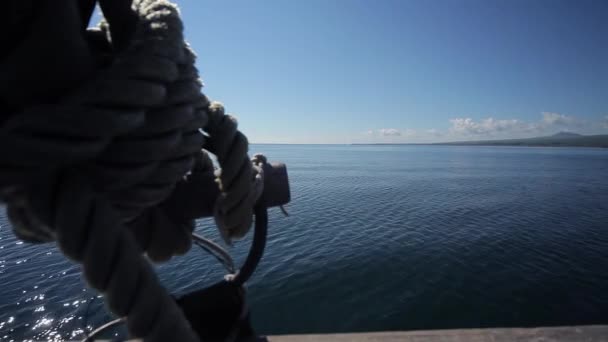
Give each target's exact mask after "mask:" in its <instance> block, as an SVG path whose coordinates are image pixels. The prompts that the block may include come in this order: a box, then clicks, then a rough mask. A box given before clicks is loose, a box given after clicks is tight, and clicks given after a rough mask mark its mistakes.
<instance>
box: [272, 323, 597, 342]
mask: <svg viewBox="0 0 608 342" xmlns="http://www.w3.org/2000/svg"><path fill="white" fill-rule="evenodd" d="M268 340H269V341H270V342H313V341H315V342H317V341H318V342H324V341H337V342H345V341H352V342H372V341H374V342H375V341H377V342H393V341H405V342H507V341H508V342H513V341H514V342H524V341H530V342H532V341H533V342H566V341H567V342H608V325H587V326H564V327H540V328H491V329H454V330H421V331H394V332H369V333H346V334H311V335H277V336H269V337H268Z"/></svg>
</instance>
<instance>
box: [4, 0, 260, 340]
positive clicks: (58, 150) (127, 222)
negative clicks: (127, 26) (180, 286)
mask: <svg viewBox="0 0 608 342" xmlns="http://www.w3.org/2000/svg"><path fill="white" fill-rule="evenodd" d="M133 11H134V13H135V14H136V15H137V17H138V22H137V26H136V30H135V33H134V35H133V37H132V39H131V41H130V44H129V45H128V47H127V48H126V49H124V50H122V51H120V52H118V53H117V54H115V55H113V56H112V58H111V61H110V62H108V63H107V65H103V67H102V68H100V69H99V70H98V71H97V72H96V73H95V75H94V77H92V78H91V79H88V80H87V81H86V82H85V83H84V84H82V85H81V86H80V87H78V88H77V89H75V90H73V91H72V92H70V93H69V94H66V95H65V96H63V97H62V98H61V99H59V100H58V101H57V103H53V104H38V105H30V106H25V107H24V108H22V109H21V110H19V111H18V112H16V113H12V114H11V115H6V116H7V118H6V120H5V121H4V122H3V124H2V126H1V127H0V156H2V159H1V160H0V197H1V199H2V201H3V202H5V203H7V212H8V215H9V218H10V220H11V222H12V223H13V229H14V232H15V234H16V235H17V236H18V237H20V238H21V239H24V240H27V241H32V242H41V241H51V240H56V241H57V243H58V245H59V247H60V249H61V250H62V252H63V253H64V254H65V255H66V256H67V257H69V258H70V259H72V260H74V261H76V262H79V263H81V264H82V267H83V274H84V276H85V278H86V280H87V282H88V283H89V285H90V286H92V287H93V288H95V289H97V290H99V291H100V292H102V293H104V295H105V300H106V302H107V304H108V306H109V308H110V310H112V312H113V313H114V314H116V315H117V316H119V317H126V321H127V326H128V329H129V332H130V334H132V335H133V336H135V337H143V338H144V339H145V340H148V341H165V340H178V341H197V340H198V338H197V336H196V334H195V333H194V332H193V331H192V329H191V327H190V326H189V324H188V322H187V321H186V319H185V318H184V316H183V314H182V312H181V311H180V309H179V308H178V307H177V305H176V304H175V302H174V301H173V299H172V298H171V297H170V296H169V294H168V293H167V292H166V290H165V289H164V288H163V287H162V286H161V285H160V283H159V281H158V279H157V277H156V275H155V273H154V271H153V269H152V268H151V266H150V264H149V262H148V261H147V260H146V259H145V258H144V256H143V255H142V253H144V252H146V253H147V256H148V257H149V258H150V259H152V260H153V261H163V260H167V259H169V258H170V257H171V256H173V255H175V254H182V253H185V252H186V251H187V250H188V249H189V248H190V246H191V236H190V234H191V232H192V230H193V227H194V223H193V221H192V218H191V217H185V216H184V215H182V214H180V213H179V212H178V211H176V210H169V209H168V208H175V207H176V205H175V204H174V203H168V201H173V202H176V201H177V202H178V203H179V201H193V200H196V199H197V198H200V197H201V196H205V194H206V193H205V189H200V188H192V190H191V191H188V192H185V193H182V195H181V197H176V196H171V195H172V193H173V190H174V189H175V186H176V184H177V183H188V177H187V174H188V173H189V172H191V173H193V174H194V173H211V172H213V165H212V163H211V162H210V160H209V157H208V156H207V155H206V152H204V151H202V150H201V148H205V149H207V150H209V151H210V152H212V153H215V154H216V155H217V157H218V161H219V163H220V166H221V167H222V170H221V172H220V173H218V175H217V177H218V184H219V185H220V189H221V191H222V194H221V196H220V198H219V199H218V202H217V206H216V208H217V210H216V215H215V216H216V222H218V227H219V228H220V231H221V232H222V236H223V237H224V238H225V239H226V240H230V239H232V238H238V237H241V236H243V235H244V234H245V233H246V232H247V230H248V229H249V227H250V226H251V220H252V210H253V209H252V208H253V205H254V203H255V201H256V199H257V197H259V194H260V193H261V185H260V184H262V183H263V182H261V177H262V174H261V172H260V171H259V170H257V169H255V168H253V166H252V163H251V161H250V160H249V158H248V157H247V146H248V143H247V139H246V138H245V136H244V135H243V134H242V133H240V132H239V131H238V130H237V126H236V121H235V120H234V119H233V118H232V117H230V116H228V115H225V114H224V110H223V107H222V106H221V105H219V104H217V103H210V102H209V100H208V99H207V98H206V97H205V96H204V95H203V94H201V92H200V90H201V86H202V85H201V82H200V80H199V78H198V71H197V70H196V68H195V67H194V60H195V55H194V54H193V53H192V51H191V50H190V48H189V47H188V46H187V44H185V43H184V41H183V35H182V29H183V28H182V23H181V20H180V19H179V13H178V10H177V8H176V6H175V5H173V4H171V3H169V2H167V1H163V0H135V1H134V3H133ZM110 26H111V25H110ZM88 37H89V39H90V43H91V44H99V42H102V43H103V42H105V43H108V44H109V39H110V38H109V37H110V31H109V25H107V24H102V25H101V26H100V28H98V29H94V30H91V31H90V32H88ZM101 38H103V39H101ZM97 48H98V50H99V51H107V47H106V46H98V47H97ZM201 129H204V130H205V131H206V132H207V133H208V135H209V139H208V140H207V141H206V139H205V135H203V134H201V132H200V130H201Z"/></svg>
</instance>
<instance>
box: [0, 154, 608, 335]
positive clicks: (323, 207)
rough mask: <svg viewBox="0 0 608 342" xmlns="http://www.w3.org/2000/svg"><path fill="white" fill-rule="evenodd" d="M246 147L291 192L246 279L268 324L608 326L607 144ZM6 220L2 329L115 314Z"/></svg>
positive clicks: (208, 276) (178, 280) (73, 329)
mask: <svg viewBox="0 0 608 342" xmlns="http://www.w3.org/2000/svg"><path fill="white" fill-rule="evenodd" d="M252 151H253V152H258V151H260V152H264V153H266V155H267V156H268V157H269V159H271V160H281V161H284V162H286V163H287V165H288V168H289V172H290V179H291V186H292V193H293V203H292V204H290V205H289V207H288V210H289V212H290V213H291V215H292V216H290V217H288V218H285V217H282V215H281V214H280V212H279V211H278V210H272V213H271V226H270V229H271V230H270V236H269V242H268V248H267V254H266V256H265V259H264V260H263V262H262V264H261V265H260V268H259V270H258V272H257V273H256V275H255V276H254V279H253V280H252V282H251V284H250V297H251V305H252V310H253V315H254V322H255V325H256V326H257V328H258V329H259V331H261V332H263V333H303V332H330V331H367V330H396V329H430V328H453V327H487V326H538V325H565V324H597V323H604V324H607V323H608V177H607V176H608V150H598V149H569V148H509V147H500V148H493V147H431V146H279V145H257V146H254V147H252ZM0 224H1V228H0V239H1V240H0V286H1V289H2V291H1V292H0V339H6V340H9V339H11V338H13V339H23V338H38V339H43V338H44V339H48V338H51V339H53V338H54V339H68V338H78V337H82V331H83V330H86V329H87V326H89V327H90V326H94V325H97V324H99V323H101V322H103V321H104V320H105V319H107V318H108V317H107V316H106V314H105V312H104V309H103V302H102V300H101V299H100V298H97V297H96V294H95V293H94V292H93V291H91V290H88V289H86V287H85V285H84V284H83V282H82V281H81V279H80V275H79V270H78V267H75V266H74V265H72V264H71V263H69V262H67V261H65V260H64V258H63V257H62V256H61V255H60V254H59V253H58V252H57V250H56V249H55V248H54V247H53V246H51V245H38V246H34V245H28V244H21V243H20V242H18V241H17V240H15V238H14V237H13V235H12V232H11V229H10V226H9V224H8V222H7V220H6V218H5V215H4V213H2V214H1V215H0ZM213 229H214V228H213V227H212V226H211V224H210V222H209V221H202V222H200V224H199V228H198V230H199V231H200V232H202V233H204V234H207V235H209V236H217V235H216V234H215V232H214V230H213ZM248 243H249V241H247V240H245V241H243V242H240V243H239V244H237V246H236V247H235V248H234V249H233V252H234V254H235V255H236V256H237V257H238V258H239V259H241V260H242V257H243V255H244V253H245V251H246V248H247V247H248V246H247V245H248ZM158 271H159V274H160V276H161V278H162V280H163V282H164V283H165V284H166V286H167V287H168V288H170V289H171V290H172V291H173V292H174V293H183V292H185V291H188V290H191V289H195V288H197V286H203V285H205V284H211V283H212V282H215V281H216V280H219V279H220V277H221V276H222V274H223V273H222V269H221V267H220V266H219V265H218V264H217V263H216V262H215V261H214V260H213V259H212V258H211V257H209V256H207V255H205V254H203V253H202V252H201V251H200V250H197V249H194V250H192V251H191V252H190V253H189V254H188V255H186V256H184V257H180V258H177V259H176V260H173V261H172V262H170V263H168V264H165V265H163V266H161V267H159V270H158Z"/></svg>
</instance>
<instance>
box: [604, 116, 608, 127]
mask: <svg viewBox="0 0 608 342" xmlns="http://www.w3.org/2000/svg"><path fill="white" fill-rule="evenodd" d="M604 128H608V115H606V116H604Z"/></svg>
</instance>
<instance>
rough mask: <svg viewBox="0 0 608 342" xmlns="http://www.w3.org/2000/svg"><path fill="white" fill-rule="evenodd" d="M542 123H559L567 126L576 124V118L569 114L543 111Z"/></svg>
mask: <svg viewBox="0 0 608 342" xmlns="http://www.w3.org/2000/svg"><path fill="white" fill-rule="evenodd" d="M542 114H543V123H544V124H546V125H560V126H567V125H572V124H576V123H577V120H576V119H575V118H573V117H571V116H568V115H564V114H559V113H552V112H543V113H542Z"/></svg>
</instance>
